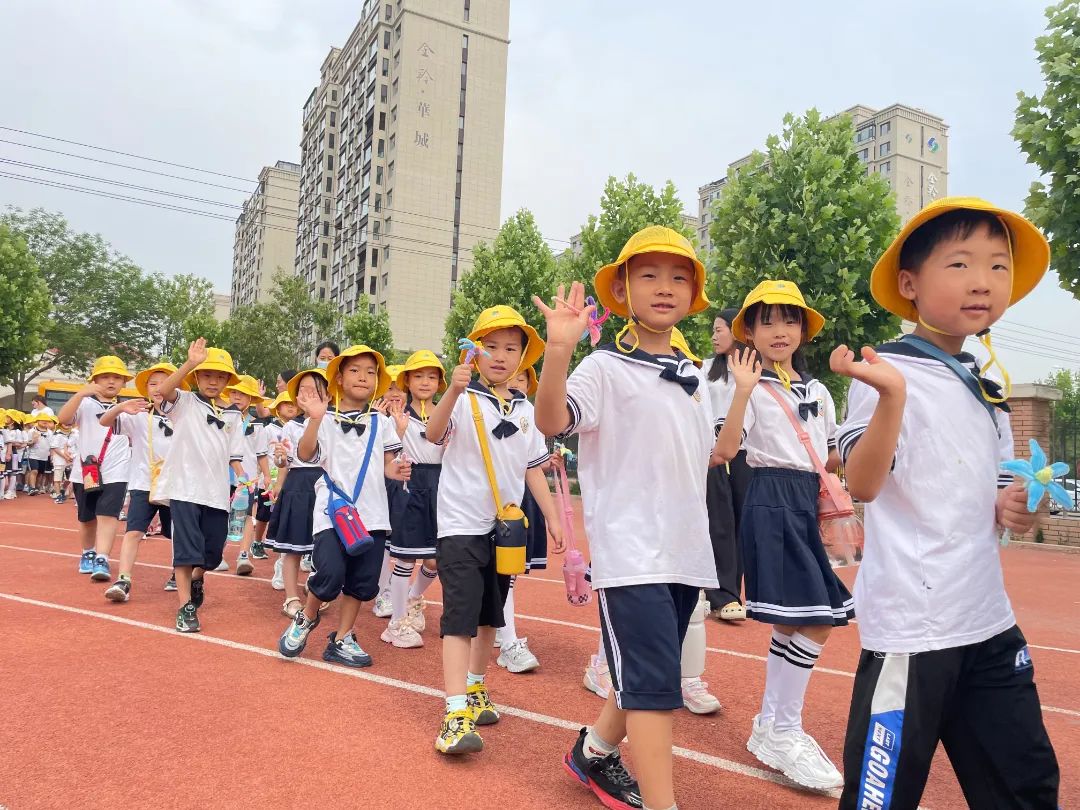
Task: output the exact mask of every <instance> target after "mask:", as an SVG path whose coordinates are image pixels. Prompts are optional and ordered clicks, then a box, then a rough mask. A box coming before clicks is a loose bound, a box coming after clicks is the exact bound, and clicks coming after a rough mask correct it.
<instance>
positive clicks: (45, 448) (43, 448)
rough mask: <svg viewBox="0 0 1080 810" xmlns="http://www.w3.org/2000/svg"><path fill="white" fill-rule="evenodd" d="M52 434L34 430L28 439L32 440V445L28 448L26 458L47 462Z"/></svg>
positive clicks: (47, 431) (49, 431)
mask: <svg viewBox="0 0 1080 810" xmlns="http://www.w3.org/2000/svg"><path fill="white" fill-rule="evenodd" d="M52 435H53V432H52V431H51V430H46V431H44V432H42V431H39V430H34V431H32V432H31V433H30V437H29V438H30V439H32V440H33V442H34V443H33V444H32V445H31V446H30V451H29V453H28V455H27V458H31V459H33V460H34V461H47V460H48V458H49V443H50V442H51V441H52Z"/></svg>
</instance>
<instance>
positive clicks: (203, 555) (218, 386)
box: [156, 337, 246, 633]
mask: <svg viewBox="0 0 1080 810" xmlns="http://www.w3.org/2000/svg"><path fill="white" fill-rule="evenodd" d="M185 382H186V383H187V384H188V385H189V386H191V389H192V390H190V391H183V390H181V386H182V384H183V383H185ZM237 382H239V377H237V374H236V369H235V368H234V367H233V362H232V356H231V355H230V354H229V353H228V352H227V351H225V350H224V349H219V348H216V347H212V346H207V345H206V339H205V338H201V337H200V338H198V339H197V340H194V341H192V343H191V345H190V346H189V347H188V356H187V360H186V361H184V364H183V365H182V366H180V368H178V369H177V370H176V371H175V372H173V373H172V374H171V375H169V377H168V378H167V379H166V380H165V381H164V382H162V383H161V385H160V387H159V388H158V394H160V395H161V412H162V414H163V415H165V416H168V417H169V418H170V419H171V420H172V424H173V435H172V443H171V445H170V447H169V456H168V458H166V459H165V463H164V465H163V466H162V468H161V474H160V475H159V476H158V481H157V487H156V489H157V492H158V500H160V501H164V502H167V503H168V504H169V509H170V511H171V513H172V515H171V516H172V530H173V537H172V541H173V570H174V572H175V574H176V595H177V597H178V598H179V600H180V609H179V610H178V611H177V613H176V629H177V631H178V632H181V633H197V632H199V630H200V629H201V627H202V625H201V623H200V621H199V615H198V610H199V608H200V607H201V606H202V604H203V601H204V599H205V598H206V589H205V584H204V574H205V572H206V571H207V570H210V571H213V570H214V569H216V568H217V567H218V565H219V564H220V563H221V558H222V553H223V552H224V549H225V538H226V534H227V533H228V529H229V504H230V495H229V470H230V468H231V469H232V471H233V473H234V474H235V475H236V477H237V478H238V479H241V480H242V479H243V478H244V467H243V465H242V464H241V461H242V460H243V457H244V452H245V449H246V448H245V442H244V430H243V424H242V418H241V415H240V412H239V411H238V410H236V409H235V408H223V407H222V406H221V405H220V404H219V403H220V398H221V396H222V394H223V393H224V391H225V388H226V387H228V386H229V385H235V384H236V383H237Z"/></svg>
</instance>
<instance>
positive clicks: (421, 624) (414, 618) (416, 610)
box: [406, 596, 427, 633]
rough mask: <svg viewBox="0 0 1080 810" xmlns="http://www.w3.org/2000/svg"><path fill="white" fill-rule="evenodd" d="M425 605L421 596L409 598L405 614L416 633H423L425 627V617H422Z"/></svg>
mask: <svg viewBox="0 0 1080 810" xmlns="http://www.w3.org/2000/svg"><path fill="white" fill-rule="evenodd" d="M425 607H427V602H425V601H424V597H422V596H418V597H416V598H415V599H410V600H409V610H408V613H406V615H407V616H408V617H409V624H411V625H412V627H413V629H414V630H415V631H416V632H417V633H423V632H424V631H425V630H426V629H427V619H425V618H424V608H425Z"/></svg>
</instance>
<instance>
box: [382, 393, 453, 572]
mask: <svg viewBox="0 0 1080 810" xmlns="http://www.w3.org/2000/svg"><path fill="white" fill-rule="evenodd" d="M406 413H407V414H408V416H409V425H408V427H406V428H405V435H404V436H402V437H401V444H402V449H403V450H404V452H405V455H406V456H408V457H409V458H410V459H411V460H412V477H411V478H410V479H409V486H408V491H407V492H406V491H405V489H404V487H402V488H401V492H402V495H403V496H404V497H403V499H402V500H401V502H400V503H399V504H397V505H395V503H394V502H393V501H391V503H390V521H391V523H392V524H393V527H394V530H393V532H391V534H390V545H389V550H390V556H391V557H394V558H395V559H399V560H428V559H433V558H434V557H435V537H436V535H437V534H438V526H439V524H438V496H439V475H440V473H441V471H442V459H443V453H444V452H445V450H446V448H445V447H443V446H441V445H437V444H432V443H431V442H429V441H428V440H427V424H426V423H425V421H424V420H423V419H421V418H420V414H418V413H417V412H416V411H415V410H414V409H413V407H412V406H411V405H410V406H409V407H408V408H407V409H406ZM391 483H400V482H392V481H387V486H388V487H389V485H390V484H391ZM395 506H396V508H395Z"/></svg>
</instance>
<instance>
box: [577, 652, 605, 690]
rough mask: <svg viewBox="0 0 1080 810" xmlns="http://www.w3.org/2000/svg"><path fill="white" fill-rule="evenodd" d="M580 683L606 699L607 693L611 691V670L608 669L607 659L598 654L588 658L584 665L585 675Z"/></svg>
mask: <svg viewBox="0 0 1080 810" xmlns="http://www.w3.org/2000/svg"><path fill="white" fill-rule="evenodd" d="M581 683H582V684H583V685H584V687H585V688H586V689H588V690H589V691H590V692H592V693H593V694H596V695H599V696H600V697H602V698H603V699H604V700H607V696H608V693H609V692H610V691H611V671H610V670H609V669H608V665H607V661H604V660H603V659H602V658H600V656H599V655H594V656H593V657H592V658H590V659H589V665H588V666H587V667H585V677H584V678H582V679H581Z"/></svg>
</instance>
